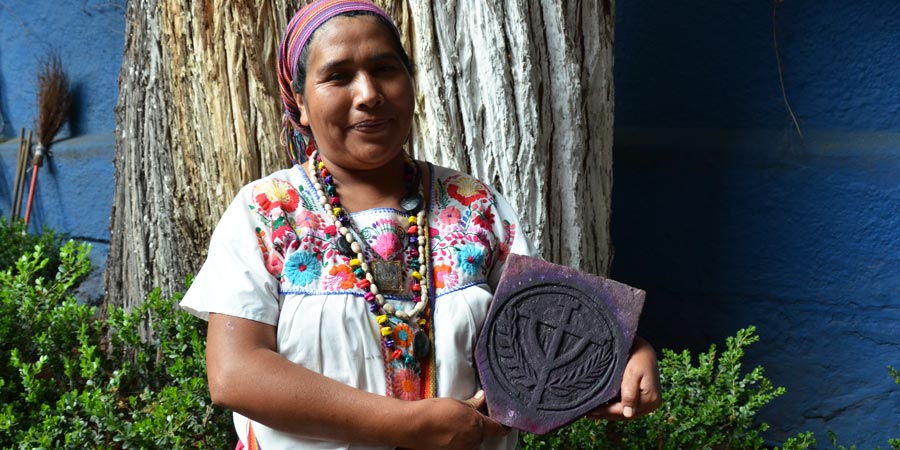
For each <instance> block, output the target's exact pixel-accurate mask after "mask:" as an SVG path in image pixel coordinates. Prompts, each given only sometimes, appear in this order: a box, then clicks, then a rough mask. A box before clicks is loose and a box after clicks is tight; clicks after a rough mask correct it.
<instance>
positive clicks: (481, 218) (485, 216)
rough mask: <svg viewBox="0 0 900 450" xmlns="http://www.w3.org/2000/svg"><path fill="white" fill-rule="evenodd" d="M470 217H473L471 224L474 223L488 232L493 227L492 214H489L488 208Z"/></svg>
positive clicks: (489, 208)
mask: <svg viewBox="0 0 900 450" xmlns="http://www.w3.org/2000/svg"><path fill="white" fill-rule="evenodd" d="M472 215H473V216H474V217H473V219H472V222H473V223H475V225H478V226H479V227H481V228H485V229H488V230H489V229H491V228H492V227H493V226H494V213H492V212H491V207H490V206H488V207H487V209H485V210H484V211H481V212H475V213H474V214H472Z"/></svg>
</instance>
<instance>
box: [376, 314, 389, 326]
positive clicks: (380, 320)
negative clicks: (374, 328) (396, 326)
mask: <svg viewBox="0 0 900 450" xmlns="http://www.w3.org/2000/svg"><path fill="white" fill-rule="evenodd" d="M375 320H377V321H378V323H379V324H382V325H384V323H385V322H387V314H382V315H380V316H378V317H376V318H375Z"/></svg>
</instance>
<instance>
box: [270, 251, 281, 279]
mask: <svg viewBox="0 0 900 450" xmlns="http://www.w3.org/2000/svg"><path fill="white" fill-rule="evenodd" d="M282 269H284V260H283V259H282V257H281V255H280V254H278V253H274V252H273V253H269V257H268V258H267V259H266V270H268V271H269V273H271V274H272V275H275V276H276V277H280V276H281V270H282Z"/></svg>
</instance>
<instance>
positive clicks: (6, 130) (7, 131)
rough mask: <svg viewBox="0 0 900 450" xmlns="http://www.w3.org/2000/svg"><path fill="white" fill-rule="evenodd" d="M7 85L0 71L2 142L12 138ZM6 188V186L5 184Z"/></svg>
mask: <svg viewBox="0 0 900 450" xmlns="http://www.w3.org/2000/svg"><path fill="white" fill-rule="evenodd" d="M0 67H3V52H2V51H0ZM5 93H6V83H5V82H4V81H3V71H2V70H0V142H3V141H5V140H6V137H7V136H12V134H13V133H12V126H10V124H8V123H6V120H4V117H7V116H8V115H9V107H8V106H7V105H6V101H7V100H6V95H5ZM4 186H5V184H4Z"/></svg>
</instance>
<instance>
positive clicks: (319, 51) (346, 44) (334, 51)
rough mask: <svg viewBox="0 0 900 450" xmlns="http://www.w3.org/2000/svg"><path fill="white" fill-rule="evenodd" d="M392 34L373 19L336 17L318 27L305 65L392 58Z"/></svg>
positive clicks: (378, 21) (370, 17) (395, 51)
mask: <svg viewBox="0 0 900 450" xmlns="http://www.w3.org/2000/svg"><path fill="white" fill-rule="evenodd" d="M391 33H392V31H391V30H390V29H389V28H388V27H387V25H385V24H384V23H382V22H381V21H380V20H378V19H377V18H375V17H373V16H351V17H348V16H337V17H334V18H332V19H330V20H329V21H328V22H325V23H324V24H322V26H321V27H319V29H318V30H316V33H315V34H314V35H313V38H312V40H311V41H310V43H309V64H310V66H312V65H315V64H317V63H318V64H323V63H327V64H333V63H334V62H335V60H344V59H348V58H351V57H359V56H364V57H365V59H384V58H396V57H399V55H397V50H396V49H395V48H394V43H393V39H392V34H391Z"/></svg>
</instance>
